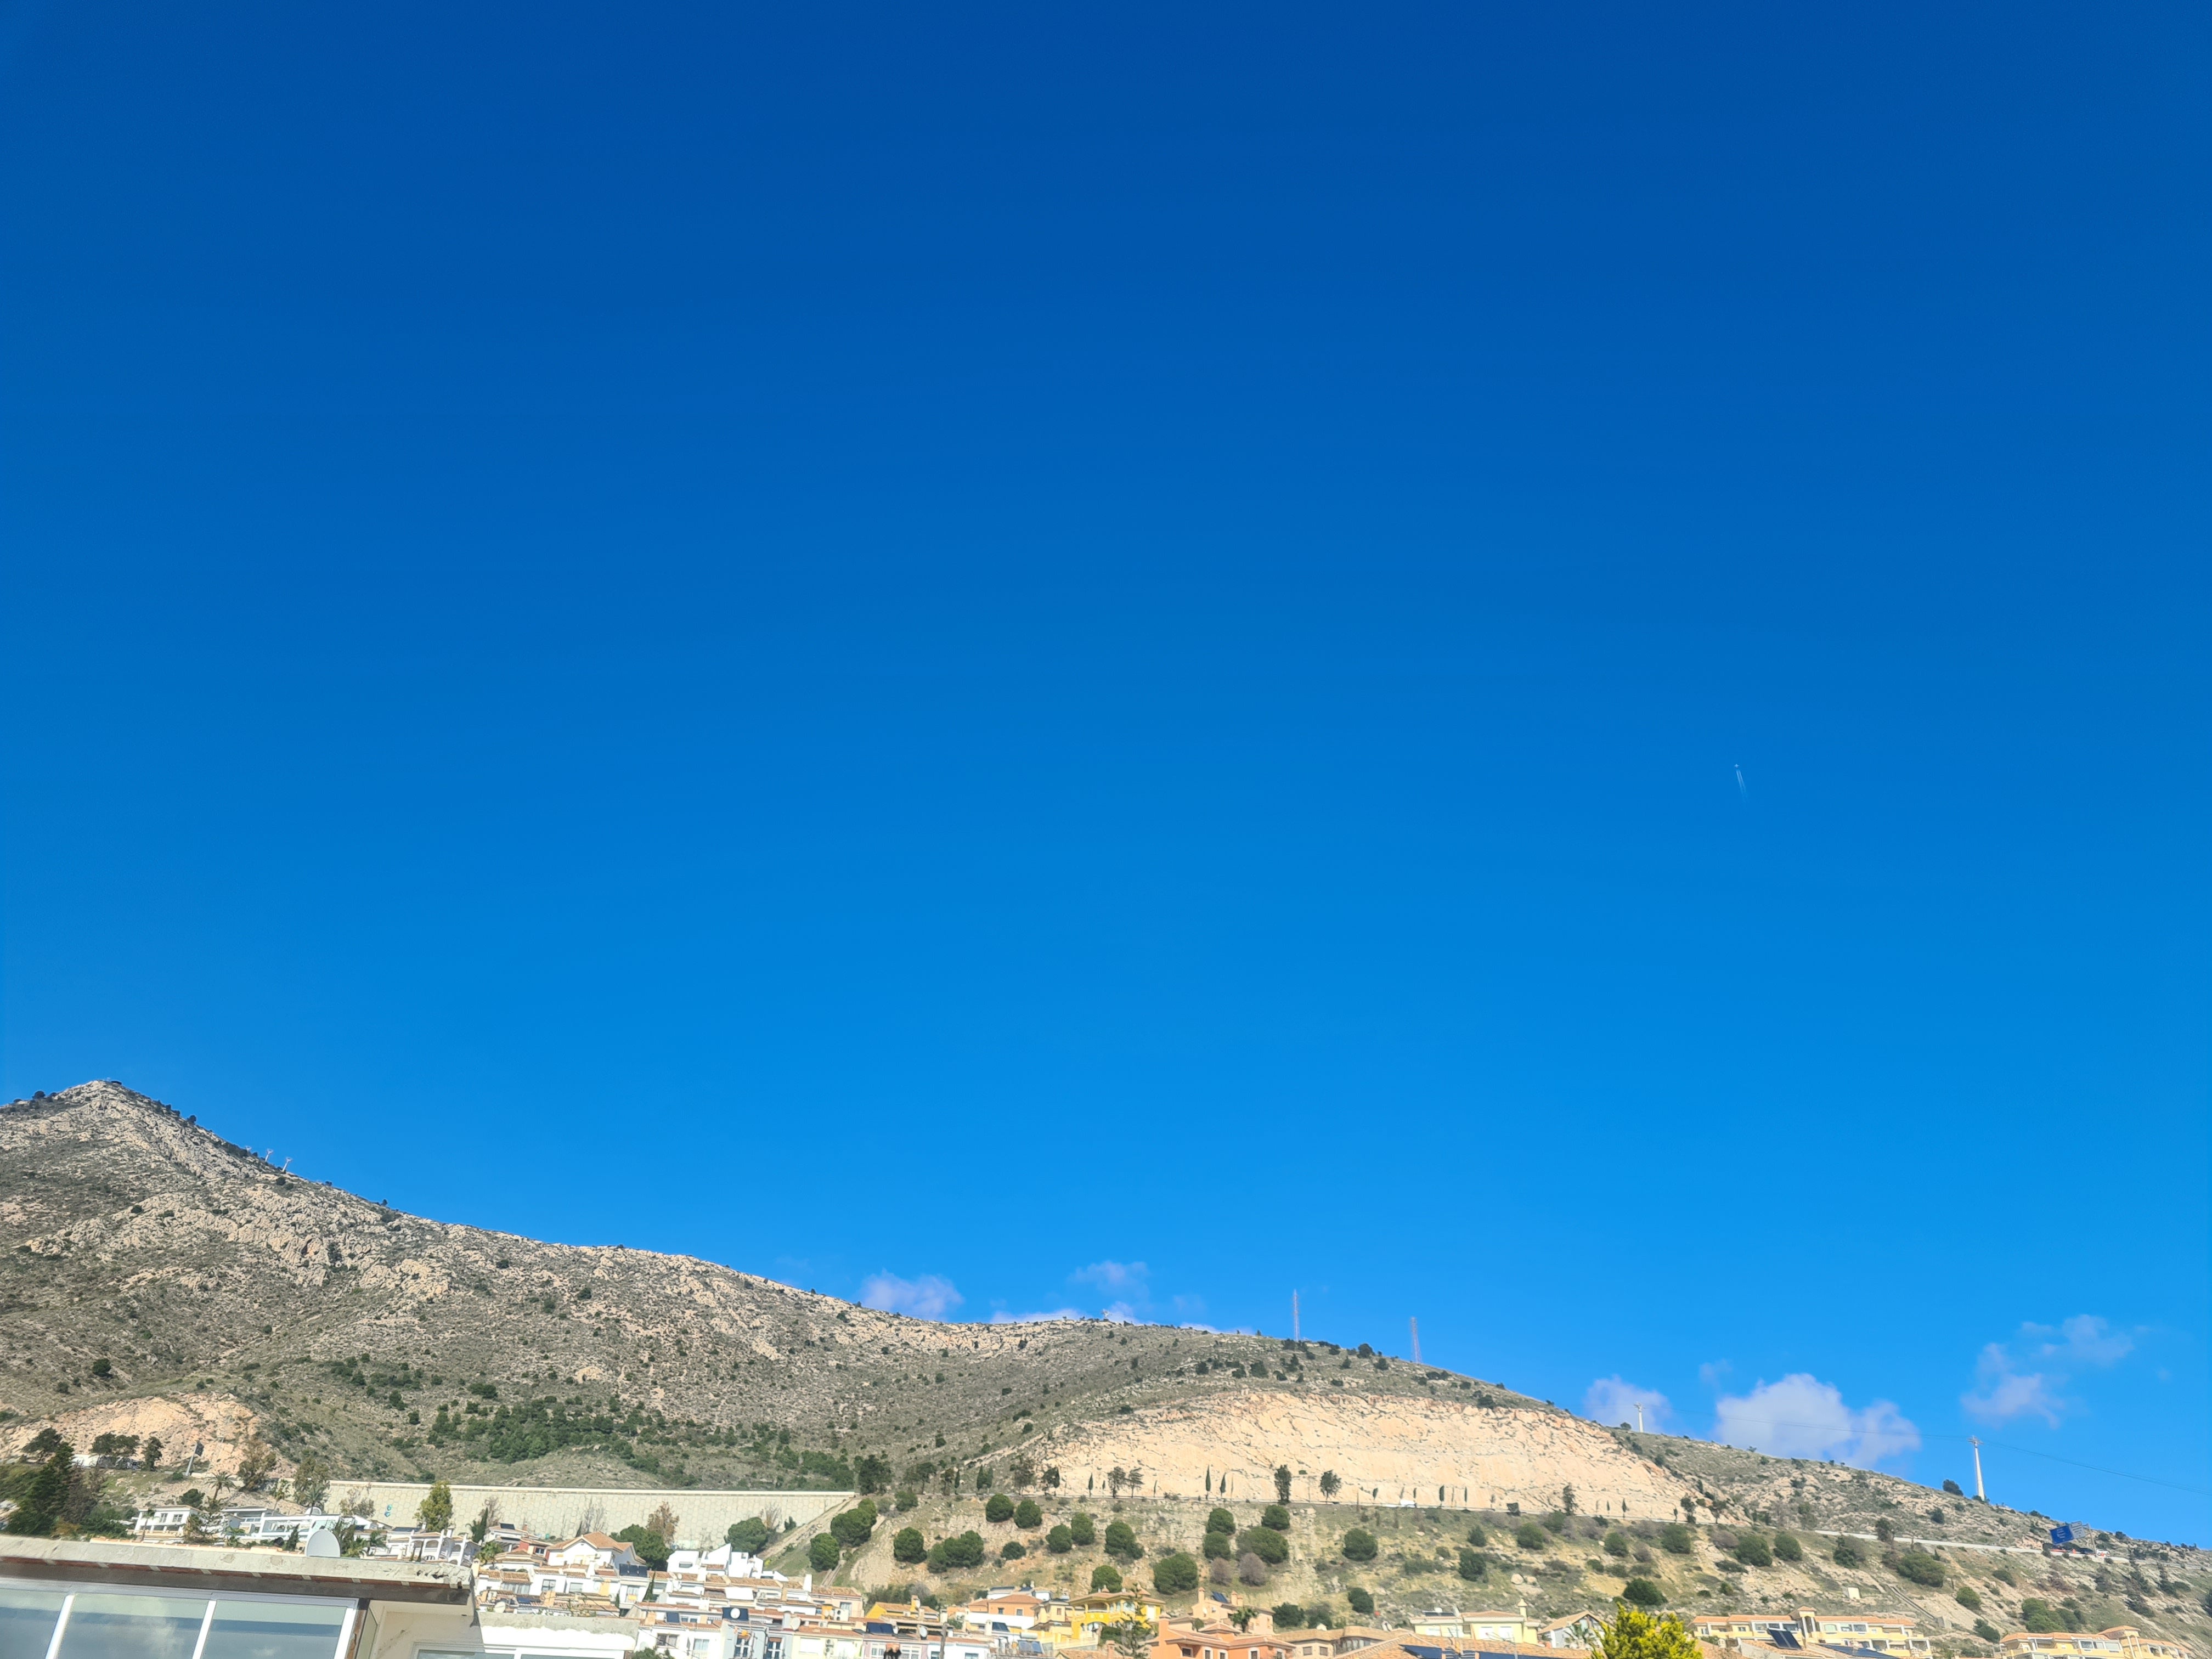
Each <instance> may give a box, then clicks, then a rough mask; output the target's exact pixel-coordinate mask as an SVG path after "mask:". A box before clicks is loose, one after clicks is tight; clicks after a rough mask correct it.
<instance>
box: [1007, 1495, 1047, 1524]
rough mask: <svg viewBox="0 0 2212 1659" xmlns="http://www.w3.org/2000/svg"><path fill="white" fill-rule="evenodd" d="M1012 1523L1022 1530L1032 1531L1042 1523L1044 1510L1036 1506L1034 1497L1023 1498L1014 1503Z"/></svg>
mask: <svg viewBox="0 0 2212 1659" xmlns="http://www.w3.org/2000/svg"><path fill="white" fill-rule="evenodd" d="M1014 1524H1015V1525H1016V1526H1018V1527H1019V1528H1022V1529H1023V1530H1024V1532H1034V1531H1036V1529H1037V1528H1039V1527H1041V1526H1042V1525H1044V1511H1043V1510H1041V1509H1039V1508H1038V1507H1037V1506H1036V1499H1035V1498H1024V1499H1022V1501H1021V1502H1020V1503H1018V1504H1015V1505H1014Z"/></svg>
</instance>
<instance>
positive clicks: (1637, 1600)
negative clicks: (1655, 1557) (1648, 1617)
mask: <svg viewBox="0 0 2212 1659" xmlns="http://www.w3.org/2000/svg"><path fill="white" fill-rule="evenodd" d="M1620 1599H1621V1600H1622V1601H1626V1602H1627V1603H1628V1604H1629V1605H1630V1606H1632V1607H1663V1606H1665V1605H1666V1601H1667V1592H1666V1591H1664V1590H1662V1589H1660V1588H1659V1586H1658V1585H1656V1584H1655V1583H1652V1582H1651V1581H1650V1579H1649V1578H1632V1579H1630V1580H1629V1581H1628V1582H1627V1583H1626V1584H1623V1585H1622V1586H1621V1587H1620Z"/></svg>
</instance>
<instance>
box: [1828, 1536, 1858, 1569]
mask: <svg viewBox="0 0 2212 1659" xmlns="http://www.w3.org/2000/svg"><path fill="white" fill-rule="evenodd" d="M1831 1553H1832V1557H1833V1559H1834V1560H1835V1563H1836V1565H1838V1566H1839V1567H1863V1566H1864V1565H1866V1552H1865V1551H1864V1550H1863V1549H1861V1548H1860V1547H1858V1543H1857V1540H1855V1539H1850V1538H1838V1540H1836V1547H1835V1549H1834V1550H1833V1551H1832V1552H1831Z"/></svg>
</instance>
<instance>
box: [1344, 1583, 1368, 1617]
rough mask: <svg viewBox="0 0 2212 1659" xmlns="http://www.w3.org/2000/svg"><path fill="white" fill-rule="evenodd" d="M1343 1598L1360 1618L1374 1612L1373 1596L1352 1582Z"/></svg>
mask: <svg viewBox="0 0 2212 1659" xmlns="http://www.w3.org/2000/svg"><path fill="white" fill-rule="evenodd" d="M1344 1599H1345V1601H1346V1602H1347V1603H1348V1604H1349V1605H1350V1606H1351V1608H1352V1611H1353V1612H1354V1613H1358V1615H1359V1616H1360V1617H1361V1618H1363V1619H1365V1618H1370V1617H1372V1616H1373V1614H1374V1612H1375V1597H1374V1595H1372V1594H1371V1593H1370V1592H1369V1591H1367V1590H1364V1589H1360V1588H1359V1586H1358V1585H1357V1584H1354V1585H1353V1586H1352V1588H1351V1589H1348V1590H1346V1591H1345V1593H1344Z"/></svg>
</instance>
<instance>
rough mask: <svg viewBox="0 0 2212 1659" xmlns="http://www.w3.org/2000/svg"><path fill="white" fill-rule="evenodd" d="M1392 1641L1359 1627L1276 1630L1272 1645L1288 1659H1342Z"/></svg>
mask: <svg viewBox="0 0 2212 1659" xmlns="http://www.w3.org/2000/svg"><path fill="white" fill-rule="evenodd" d="M1392 1639H1394V1638H1392V1636H1391V1633H1390V1632H1389V1631H1387V1630H1372V1629H1370V1628H1368V1627H1367V1626H1363V1625H1351V1626H1346V1627H1344V1628H1343V1629H1341V1630H1279V1631H1277V1632H1275V1644H1276V1645H1277V1646H1279V1647H1280V1648H1281V1649H1282V1650H1284V1651H1285V1653H1286V1654H1288V1655H1289V1656H1290V1659H1344V1656H1345V1655H1346V1654H1351V1653H1357V1652H1358V1651H1359V1650H1361V1649H1362V1648H1372V1647H1379V1646H1381V1645H1382V1644H1383V1643H1385V1642H1388V1641H1390V1640H1392Z"/></svg>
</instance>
